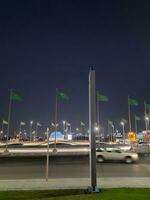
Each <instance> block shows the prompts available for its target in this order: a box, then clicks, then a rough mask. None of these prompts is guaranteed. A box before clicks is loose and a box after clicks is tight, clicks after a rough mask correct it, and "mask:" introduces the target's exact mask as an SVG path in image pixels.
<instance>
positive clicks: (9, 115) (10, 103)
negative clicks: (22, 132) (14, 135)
mask: <svg viewBox="0 0 150 200" xmlns="http://www.w3.org/2000/svg"><path fill="white" fill-rule="evenodd" d="M12 94H13V91H12V89H11V90H10V100H9V111H8V127H7V138H6V149H5V151H6V152H7V151H8V137H9V131H10V117H11V105H12Z"/></svg>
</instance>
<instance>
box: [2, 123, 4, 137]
mask: <svg viewBox="0 0 150 200" xmlns="http://www.w3.org/2000/svg"><path fill="white" fill-rule="evenodd" d="M2 134H4V123H3V121H2Z"/></svg>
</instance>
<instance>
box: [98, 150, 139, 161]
mask: <svg viewBox="0 0 150 200" xmlns="http://www.w3.org/2000/svg"><path fill="white" fill-rule="evenodd" d="M96 159H97V162H100V163H102V162H104V161H124V162H126V163H128V164H129V163H133V162H136V161H138V159H139V158H138V154H137V153H132V152H124V151H121V150H120V149H113V150H106V149H104V148H97V149H96Z"/></svg>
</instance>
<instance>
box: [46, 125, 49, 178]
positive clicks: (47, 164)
mask: <svg viewBox="0 0 150 200" xmlns="http://www.w3.org/2000/svg"><path fill="white" fill-rule="evenodd" d="M48 176H49V128H47V155H46V181H48Z"/></svg>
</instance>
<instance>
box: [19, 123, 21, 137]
mask: <svg viewBox="0 0 150 200" xmlns="http://www.w3.org/2000/svg"><path fill="white" fill-rule="evenodd" d="M20 134H21V122H20V126H19V141H20Z"/></svg>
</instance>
